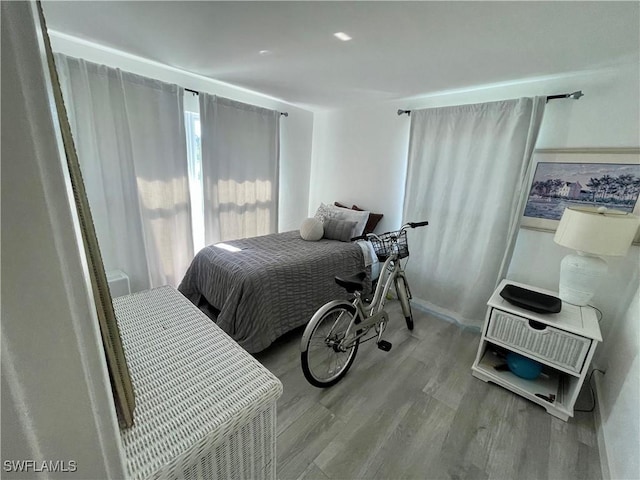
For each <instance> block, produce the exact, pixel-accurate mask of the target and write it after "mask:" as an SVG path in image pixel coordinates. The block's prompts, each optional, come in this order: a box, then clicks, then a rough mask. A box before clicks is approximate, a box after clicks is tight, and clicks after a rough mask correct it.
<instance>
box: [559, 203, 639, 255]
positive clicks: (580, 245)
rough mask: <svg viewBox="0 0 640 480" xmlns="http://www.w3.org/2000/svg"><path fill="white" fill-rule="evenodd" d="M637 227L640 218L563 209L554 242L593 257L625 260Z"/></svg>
mask: <svg viewBox="0 0 640 480" xmlns="http://www.w3.org/2000/svg"><path fill="white" fill-rule="evenodd" d="M639 225H640V218H638V217H636V216H635V215H631V214H630V213H627V212H622V211H618V210H607V209H603V208H600V209H578V208H566V209H565V210H564V213H563V214H562V218H561V219H560V224H559V225H558V230H557V231H556V235H555V237H554V238H553V240H554V242H556V243H557V244H558V245H562V246H564V247H568V248H571V249H573V250H577V251H579V252H584V253H589V254H592V255H605V256H624V255H626V254H627V251H628V250H629V247H630V246H631V242H633V239H634V237H635V235H636V232H637V231H638V226H639Z"/></svg>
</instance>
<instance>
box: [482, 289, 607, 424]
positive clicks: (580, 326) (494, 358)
mask: <svg viewBox="0 0 640 480" xmlns="http://www.w3.org/2000/svg"><path fill="white" fill-rule="evenodd" d="M507 284H512V285H517V286H519V287H523V288H526V289H528V290H534V291H536V292H540V293H546V294H547V295H554V296H557V293H556V292H550V291H548V290H544V289H541V288H537V287H532V286H530V285H524V284H522V283H517V282H511V281H507V280H503V281H502V282H501V283H500V285H498V288H496V291H495V292H494V293H493V295H492V296H491V298H490V299H489V301H488V302H487V305H488V306H489V308H488V309H487V317H486V319H485V322H484V326H483V328H482V337H481V339H480V346H479V347H478V355H477V356H476V360H475V362H474V364H473V367H471V368H472V373H473V376H475V377H477V378H479V379H481V380H484V381H485V382H493V383H496V384H498V385H501V386H503V387H504V388H507V389H509V390H511V391H512V392H515V393H517V394H518V395H521V396H523V397H525V398H528V399H529V400H531V401H532V402H535V403H537V404H539V405H542V406H543V407H544V408H545V409H546V410H547V412H548V413H550V414H551V415H554V416H556V417H558V418H561V419H562V420H564V421H566V420H568V419H569V417H573V406H574V404H575V402H576V399H577V398H578V394H579V393H580V388H581V387H582V384H583V382H584V380H585V377H586V376H587V372H588V370H589V365H590V364H591V360H592V358H593V354H594V352H595V350H596V346H597V345H598V343H599V342H601V341H602V336H601V334H600V326H599V325H598V318H597V316H596V312H595V310H594V309H593V308H591V307H577V306H575V305H570V304H567V303H563V305H562V311H561V312H560V313H553V314H540V313H535V312H532V311H530V310H525V309H524V308H520V307H516V306H515V305H512V304H511V303H509V302H507V301H506V300H504V299H503V298H502V297H501V296H500V292H501V291H502V289H503V288H504V286H505V285H507ZM505 351H513V352H516V353H519V354H521V355H524V356H525V357H529V358H531V359H533V360H536V361H538V362H540V363H542V364H543V365H544V368H543V371H542V374H541V375H540V376H539V377H538V378H536V379H535V380H525V379H523V378H520V377H518V376H516V375H514V374H513V373H512V372H510V371H509V370H497V369H496V368H495V367H496V366H498V365H503V364H505V363H506V360H505V359H504V356H503V354H504V353H505Z"/></svg>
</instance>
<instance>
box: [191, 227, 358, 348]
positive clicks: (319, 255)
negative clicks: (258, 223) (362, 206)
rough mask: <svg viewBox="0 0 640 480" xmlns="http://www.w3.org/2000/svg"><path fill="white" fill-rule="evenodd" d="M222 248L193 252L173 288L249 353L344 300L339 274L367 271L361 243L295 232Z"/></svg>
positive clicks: (256, 238) (212, 247)
mask: <svg viewBox="0 0 640 480" xmlns="http://www.w3.org/2000/svg"><path fill="white" fill-rule="evenodd" d="M222 247H223V248H221V246H216V245H211V246H208V247H205V248H204V249H202V250H201V251H200V252H198V254H197V255H196V256H195V258H194V259H193V261H192V263H191V265H190V266H189V269H188V270H187V272H186V274H185V277H184V279H183V280H182V283H181V284H180V286H179V287H178V290H179V291H180V292H181V293H182V294H183V295H184V296H185V297H187V298H188V299H189V300H191V302H193V303H194V304H195V305H197V306H198V307H199V308H200V309H201V310H202V311H203V312H204V313H205V314H206V315H207V316H209V317H210V318H211V319H213V320H214V321H215V322H216V324H217V325H218V326H219V327H220V328H222V330H224V331H225V332H226V333H227V334H229V335H230V336H231V337H232V338H233V339H234V340H235V341H236V342H238V343H239V344H240V345H241V346H242V347H243V348H244V349H245V350H247V351H248V352H250V353H256V352H259V351H261V350H264V349H265V348H267V347H268V346H269V345H270V344H271V343H272V342H273V341H274V340H275V339H276V338H278V337H279V336H281V335H283V334H284V333H286V332H288V331H291V330H293V329H295V328H297V327H299V326H301V325H305V324H306V323H307V322H308V321H309V320H310V319H311V316H312V315H313V314H314V312H315V311H316V310H317V309H318V308H319V307H320V306H322V305H323V304H324V303H326V302H328V301H329V300H333V299H335V298H346V297H347V295H348V294H347V293H346V292H345V291H344V289H342V288H340V287H339V286H338V285H336V283H335V281H334V277H335V276H336V275H350V274H352V273H355V272H358V271H363V270H366V268H365V258H366V255H365V252H364V249H363V248H361V246H360V245H358V244H356V243H350V242H340V241H336V240H328V239H326V238H322V239H321V240H319V241H317V242H309V241H305V240H303V239H302V238H301V237H300V233H299V232H298V231H291V232H285V233H276V234H271V235H265V236H261V237H254V238H246V239H242V240H234V241H229V242H225V243H224V244H223V245H222ZM237 249H240V250H237ZM231 250H236V251H231ZM369 270H370V268H369Z"/></svg>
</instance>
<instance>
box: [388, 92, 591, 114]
mask: <svg viewBox="0 0 640 480" xmlns="http://www.w3.org/2000/svg"><path fill="white" fill-rule="evenodd" d="M580 97H584V93H582V90H578V91H576V92H573V93H560V94H558V95H548V96H547V102H548V101H549V100H558V99H560V98H572V99H574V100H578V99H580ZM405 113H406V114H407V115H411V110H398V115H404V114H405Z"/></svg>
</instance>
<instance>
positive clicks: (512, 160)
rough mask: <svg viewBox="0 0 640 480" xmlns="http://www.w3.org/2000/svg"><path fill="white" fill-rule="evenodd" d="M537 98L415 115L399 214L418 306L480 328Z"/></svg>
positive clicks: (513, 221) (518, 208) (510, 238)
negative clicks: (423, 223) (407, 228)
mask: <svg viewBox="0 0 640 480" xmlns="http://www.w3.org/2000/svg"><path fill="white" fill-rule="evenodd" d="M545 100H546V99H545V97H537V98H521V99H517V100H508V101H502V102H492V103H484V104H477V105H462V106H456V107H446V108H434V109H426V110H417V111H416V110H414V111H412V112H411V134H410V141H409V142H410V143H409V165H408V170H407V181H406V189H405V198H404V218H405V220H408V221H420V220H428V221H429V226H428V227H426V228H425V229H418V230H415V231H411V232H410V239H409V240H410V241H409V248H410V252H411V257H410V261H409V265H408V270H407V273H408V276H409V281H410V285H411V288H412V293H413V295H414V297H415V298H416V299H417V300H418V302H419V303H421V304H423V305H424V306H426V307H427V308H430V309H432V310H433V311H434V312H436V313H439V314H441V315H444V316H447V317H450V318H453V319H454V320H456V321H458V322H460V323H463V324H467V325H480V324H481V323H482V321H483V319H484V314H485V311H486V306H485V304H486V301H487V300H488V299H489V297H490V296H491V293H492V292H493V290H494V288H495V286H496V283H497V281H498V280H500V279H501V278H502V277H504V275H505V273H506V269H507V268H508V265H509V261H510V259H511V255H512V253H513V247H514V243H515V239H516V235H517V231H518V224H519V219H520V217H521V215H522V211H523V208H524V194H525V193H526V192H525V190H526V182H527V179H528V172H529V169H530V166H531V156H532V153H533V148H534V145H535V141H536V138H537V135H538V131H539V128H540V124H541V122H542V115H543V112H544V106H545Z"/></svg>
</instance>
